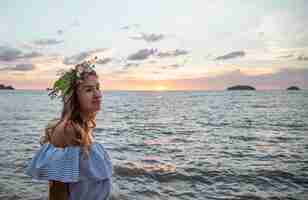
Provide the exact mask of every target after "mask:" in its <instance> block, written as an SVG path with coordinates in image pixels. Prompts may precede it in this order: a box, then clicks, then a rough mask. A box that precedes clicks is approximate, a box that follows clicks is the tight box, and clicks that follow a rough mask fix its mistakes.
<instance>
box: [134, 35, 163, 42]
mask: <svg viewBox="0 0 308 200" xmlns="http://www.w3.org/2000/svg"><path fill="white" fill-rule="evenodd" d="M164 38H165V35H163V34H155V33H149V34H147V33H140V36H133V37H130V39H133V40H144V41H146V42H158V41H160V40H162V39H164Z"/></svg>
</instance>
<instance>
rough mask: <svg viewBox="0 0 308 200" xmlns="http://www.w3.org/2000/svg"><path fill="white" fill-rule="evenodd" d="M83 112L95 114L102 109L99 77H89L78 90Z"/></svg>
mask: <svg viewBox="0 0 308 200" xmlns="http://www.w3.org/2000/svg"><path fill="white" fill-rule="evenodd" d="M78 98H79V103H80V109H81V112H85V113H93V112H97V111H99V110H100V109H101V100H102V93H101V91H100V84H99V81H98V77H97V76H95V75H89V76H88V77H87V78H86V79H85V80H84V81H83V82H82V83H81V84H80V86H79V88H78Z"/></svg>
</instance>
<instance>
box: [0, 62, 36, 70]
mask: <svg viewBox="0 0 308 200" xmlns="http://www.w3.org/2000/svg"><path fill="white" fill-rule="evenodd" d="M34 69H35V65H33V64H32V63H28V64H17V65H16V66H15V67H5V68H1V69H0V71H32V70H34Z"/></svg>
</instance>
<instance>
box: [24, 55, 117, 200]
mask: <svg viewBox="0 0 308 200" xmlns="http://www.w3.org/2000/svg"><path fill="white" fill-rule="evenodd" d="M93 63H94V60H91V61H86V62H83V63H81V64H78V65H76V66H75V68H73V69H71V70H69V71H68V72H65V73H62V76H61V77H60V78H59V79H58V80H57V81H56V82H55V84H54V86H53V88H52V89H49V90H51V92H50V93H49V95H50V96H51V97H52V98H53V97H56V96H59V97H61V98H62V100H63V110H62V115H61V118H60V119H59V120H54V121H52V122H51V123H49V124H48V125H47V128H46V129H45V136H44V137H43V138H42V139H41V144H42V146H41V148H40V150H39V151H38V152H37V153H36V154H35V156H34V157H33V159H32V161H31V162H30V164H29V166H28V168H27V174H28V175H30V176H32V178H34V179H38V180H49V200H64V199H65V200H103V199H108V197H109V196H110V192H111V176H112V163H111V159H110V157H109V155H108V153H107V151H106V150H105V148H104V147H103V145H102V144H100V143H97V142H95V141H94V135H93V129H94V128H95V126H96V123H95V121H96V114H97V113H98V111H99V110H100V109H101V100H102V95H101V91H100V85H99V80H98V75H97V74H96V72H95V70H94V67H95V66H94V64H93Z"/></svg>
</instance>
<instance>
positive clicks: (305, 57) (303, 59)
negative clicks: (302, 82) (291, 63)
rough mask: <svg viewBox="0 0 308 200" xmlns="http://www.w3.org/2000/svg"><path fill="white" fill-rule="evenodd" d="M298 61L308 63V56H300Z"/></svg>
mask: <svg viewBox="0 0 308 200" xmlns="http://www.w3.org/2000/svg"><path fill="white" fill-rule="evenodd" d="M297 60H299V61H308V56H304V55H300V56H298V57H297Z"/></svg>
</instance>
